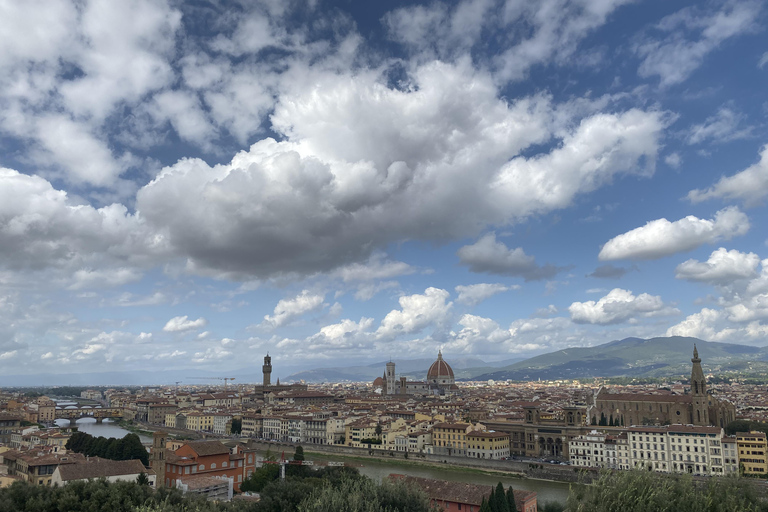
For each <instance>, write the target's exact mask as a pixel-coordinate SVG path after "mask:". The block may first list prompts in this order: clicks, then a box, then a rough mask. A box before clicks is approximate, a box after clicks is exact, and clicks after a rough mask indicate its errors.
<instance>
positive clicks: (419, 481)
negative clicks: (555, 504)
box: [389, 474, 538, 512]
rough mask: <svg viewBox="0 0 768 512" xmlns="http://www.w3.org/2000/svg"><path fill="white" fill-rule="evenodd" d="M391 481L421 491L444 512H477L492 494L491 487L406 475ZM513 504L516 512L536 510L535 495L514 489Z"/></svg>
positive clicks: (395, 477) (398, 476) (393, 477)
mask: <svg viewBox="0 0 768 512" xmlns="http://www.w3.org/2000/svg"><path fill="white" fill-rule="evenodd" d="M389 478H391V479H398V480H403V481H405V482H406V483H408V484H412V485H415V486H417V487H418V488H419V489H421V490H422V491H423V492H424V494H426V495H427V496H429V498H430V500H431V502H432V505H434V506H437V507H441V508H442V510H444V511H445V512H452V511H454V510H456V511H458V510H461V511H462V512H478V511H479V510H480V505H481V504H482V502H483V498H485V499H486V500H487V499H488V497H489V496H490V495H491V493H492V492H493V486H491V485H479V484H468V483H464V482H449V481H446V480H434V479H432V478H420V477H415V476H406V475H396V474H392V475H389ZM514 493H515V502H516V503H517V510H518V512H536V511H537V509H538V505H537V503H536V502H537V499H536V496H537V495H536V493H535V492H533V491H520V490H517V489H515V491H514Z"/></svg>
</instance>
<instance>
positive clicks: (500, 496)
mask: <svg viewBox="0 0 768 512" xmlns="http://www.w3.org/2000/svg"><path fill="white" fill-rule="evenodd" d="M488 503H489V505H490V506H491V512H512V511H511V510H510V509H509V503H508V502H507V495H506V493H505V492H504V486H503V485H502V484H501V482H499V483H498V484H496V488H495V489H494V490H493V492H492V493H491V497H490V498H489V499H488Z"/></svg>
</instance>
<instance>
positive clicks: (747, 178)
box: [688, 145, 768, 206]
mask: <svg viewBox="0 0 768 512" xmlns="http://www.w3.org/2000/svg"><path fill="white" fill-rule="evenodd" d="M766 195H768V145H766V146H763V148H762V150H761V151H760V161H759V162H757V163H756V164H754V165H750V166H749V167H747V168H746V169H744V170H743V171H741V172H738V173H736V174H734V175H733V176H723V177H722V178H720V180H719V181H718V182H717V183H715V184H714V185H712V186H711V187H709V188H708V189H706V190H700V189H696V190H691V191H690V192H689V193H688V199H690V200H691V201H692V202H694V203H699V202H701V201H705V200H707V199H715V198H717V199H727V200H738V201H743V202H744V203H745V204H747V205H749V206H751V205H755V204H757V203H759V202H760V201H761V200H763V199H764V198H765V196H766Z"/></svg>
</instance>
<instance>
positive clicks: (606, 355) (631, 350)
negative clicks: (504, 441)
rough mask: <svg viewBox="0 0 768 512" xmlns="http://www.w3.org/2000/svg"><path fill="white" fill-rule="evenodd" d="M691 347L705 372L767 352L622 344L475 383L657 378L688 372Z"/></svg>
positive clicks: (558, 356) (682, 342) (566, 353)
mask: <svg viewBox="0 0 768 512" xmlns="http://www.w3.org/2000/svg"><path fill="white" fill-rule="evenodd" d="M694 343H695V344H696V346H697V347H698V350H699V356H700V357H701V359H702V366H703V367H704V370H705V371H712V372H717V371H719V370H720V369H721V368H724V367H728V368H732V367H738V366H741V365H743V364H745V363H748V362H751V361H766V360H768V349H766V348H765V347H763V348H760V347H751V346H746V345H734V344H729V343H716V342H710V341H703V340H700V339H697V338H686V337H681V336H675V337H660V338H651V339H648V340H644V339H640V338H626V339H623V340H617V341H612V342H610V343H606V344H603V345H598V346H596V347H584V348H568V349H563V350H558V351H557V352H552V353H549V354H543V355H540V356H536V357H533V358H531V359H526V360H525V361H521V362H518V363H515V364H512V365H510V366H507V367H505V368H500V369H498V370H495V371H492V372H487V373H482V374H478V375H475V376H474V377H473V379H474V380H488V379H494V380H505V379H511V380H537V379H564V378H565V379H574V378H589V377H620V376H622V377H641V376H642V377H657V376H666V375H678V374H680V375H686V374H687V373H689V372H690V368H691V357H692V354H693V345H694Z"/></svg>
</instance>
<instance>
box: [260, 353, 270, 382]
mask: <svg viewBox="0 0 768 512" xmlns="http://www.w3.org/2000/svg"><path fill="white" fill-rule="evenodd" d="M261 371H262V373H263V374H264V387H265V388H268V387H269V386H271V385H272V358H271V357H269V354H267V355H266V356H264V366H262V367H261Z"/></svg>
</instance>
